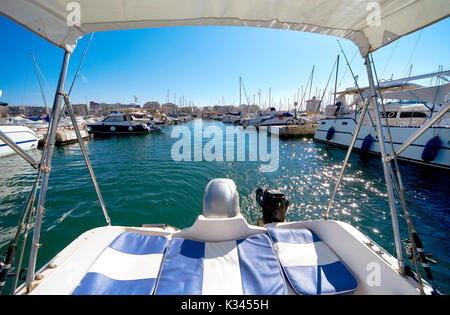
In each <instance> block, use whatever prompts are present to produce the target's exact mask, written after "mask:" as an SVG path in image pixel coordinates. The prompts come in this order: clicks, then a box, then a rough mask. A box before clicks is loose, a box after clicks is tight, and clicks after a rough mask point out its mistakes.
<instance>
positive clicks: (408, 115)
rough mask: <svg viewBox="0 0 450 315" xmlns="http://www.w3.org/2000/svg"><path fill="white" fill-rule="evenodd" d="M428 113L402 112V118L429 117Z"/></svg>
mask: <svg viewBox="0 0 450 315" xmlns="http://www.w3.org/2000/svg"><path fill="white" fill-rule="evenodd" d="M427 117H428V116H427V114H426V113H424V112H401V113H400V118H427Z"/></svg>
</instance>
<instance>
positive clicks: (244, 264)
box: [0, 0, 450, 295]
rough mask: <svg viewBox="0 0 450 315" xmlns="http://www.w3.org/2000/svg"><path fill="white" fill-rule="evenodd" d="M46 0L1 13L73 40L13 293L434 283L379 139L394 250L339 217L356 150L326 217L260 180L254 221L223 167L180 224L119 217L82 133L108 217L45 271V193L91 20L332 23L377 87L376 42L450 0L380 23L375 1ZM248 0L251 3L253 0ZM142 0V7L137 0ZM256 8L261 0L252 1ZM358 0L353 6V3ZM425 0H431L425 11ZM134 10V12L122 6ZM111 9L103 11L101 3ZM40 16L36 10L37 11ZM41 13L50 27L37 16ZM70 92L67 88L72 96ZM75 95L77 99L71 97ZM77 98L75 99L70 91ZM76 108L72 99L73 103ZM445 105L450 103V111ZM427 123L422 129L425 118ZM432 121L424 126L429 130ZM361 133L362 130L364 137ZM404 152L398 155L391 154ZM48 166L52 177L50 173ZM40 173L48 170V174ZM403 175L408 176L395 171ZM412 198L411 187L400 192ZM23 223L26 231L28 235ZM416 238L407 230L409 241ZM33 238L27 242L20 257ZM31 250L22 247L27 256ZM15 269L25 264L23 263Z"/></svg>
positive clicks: (329, 27) (389, 11) (60, 41)
mask: <svg viewBox="0 0 450 315" xmlns="http://www.w3.org/2000/svg"><path fill="white" fill-rule="evenodd" d="M44 2H45V1H44V0H33V1H31V0H30V1H26V0H22V1H20V2H18V1H16V0H4V1H2V2H1V3H0V13H1V14H2V15H4V16H6V17H9V18H11V19H12V20H14V21H16V22H18V23H20V24H21V25H23V26H24V27H26V28H28V29H30V30H31V31H33V32H34V33H36V34H38V35H40V36H42V37H44V38H45V39H47V40H48V41H50V42H51V43H53V44H55V45H57V46H58V47H61V48H63V49H64V51H65V53H64V61H63V65H62V70H61V75H60V80H59V83H58V86H57V93H56V94H55V100H54V108H53V112H54V113H56V115H52V117H51V121H50V125H49V138H50V141H49V146H48V147H47V148H46V149H45V150H44V154H43V160H42V162H41V163H40V166H39V169H38V176H37V179H38V180H37V181H36V183H34V186H33V189H32V191H31V193H30V198H29V200H30V201H29V202H27V206H26V207H25V209H24V212H23V214H22V216H21V223H22V224H19V227H18V229H17V233H16V235H15V237H14V239H13V241H12V242H11V246H10V247H9V249H8V253H7V255H6V258H5V264H4V268H3V269H2V272H1V277H2V278H1V279H0V285H3V284H4V283H3V281H4V280H5V279H6V278H7V277H6V276H7V275H8V272H9V270H10V266H11V264H12V262H13V260H14V258H13V257H14V253H15V249H16V247H17V238H18V237H20V234H21V232H22V230H21V228H22V227H24V226H25V228H28V227H30V225H29V224H28V225H27V224H23V223H26V222H28V223H29V222H30V219H31V217H32V214H33V213H35V214H36V217H35V220H34V225H33V239H32V243H31V250H30V255H29V264H28V268H27V271H26V273H27V275H26V280H25V282H24V283H23V284H21V285H18V286H16V285H17V284H18V283H17V281H18V279H19V277H20V274H21V272H17V273H16V276H15V278H14V281H15V284H14V285H13V289H12V293H13V294H29V295H34V294H156V295H161V294H196V295H197V294H198V295H200V294H225V295H230V294H254V295H268V294H280V295H282V294H298V295H336V294H410V295H415V294H431V293H437V291H436V290H435V289H434V288H433V282H432V278H431V277H430V278H429V281H425V279H423V277H422V275H421V269H420V268H419V267H418V264H419V263H422V266H423V269H424V270H425V271H426V273H427V275H429V274H430V272H431V269H430V268H429V266H428V265H427V260H426V255H425V252H424V251H423V248H422V246H421V244H420V242H419V240H420V238H419V237H418V235H417V233H416V232H415V230H414V228H413V225H412V220H411V219H410V216H409V212H408V210H407V207H406V204H403V203H402V205H403V206H404V209H403V210H404V212H405V216H406V218H407V219H408V220H407V225H408V232H409V240H408V246H407V254H408V257H409V258H411V261H412V265H413V266H414V267H413V268H414V269H413V268H410V267H409V265H407V264H406V263H405V259H404V252H403V248H402V242H401V239H400V233H399V222H398V216H397V208H396V202H395V195H394V188H395V189H397V184H399V185H400V189H398V192H399V194H401V192H402V191H403V190H402V186H401V180H400V178H398V177H393V176H400V175H399V173H398V174H394V172H390V170H391V169H390V167H391V164H390V163H391V162H396V159H394V160H390V159H389V158H388V157H390V156H389V155H388V154H386V150H385V142H384V141H381V142H380V148H381V155H382V159H381V162H382V166H383V174H384V177H385V181H386V190H387V196H388V200H389V210H390V213H391V220H392V228H393V235H394V243H395V249H396V257H394V256H393V255H391V254H390V253H388V252H387V251H385V250H384V249H383V248H381V247H380V246H378V245H377V244H375V242H373V241H372V240H371V239H370V238H369V237H368V236H366V235H364V234H363V233H361V232H360V231H359V230H357V229H356V228H354V227H353V226H351V225H349V224H347V223H344V222H340V221H334V220H331V219H330V217H329V216H330V213H331V212H330V210H331V208H332V205H333V200H334V197H335V196H336V192H337V190H338V188H339V183H340V181H341V180H342V175H343V172H344V171H345V166H346V164H347V162H348V156H349V155H350V154H351V152H352V147H353V144H352V145H351V146H350V147H349V150H348V151H347V156H346V159H345V160H344V163H343V167H342V170H341V173H340V175H339V178H338V179H337V183H336V185H335V189H334V191H333V194H332V197H331V199H330V203H329V205H328V207H327V210H326V212H325V213H324V216H323V219H322V220H313V221H300V222H284V221H285V212H286V210H287V206H288V202H287V201H286V200H285V198H284V197H283V194H282V193H281V192H278V191H271V190H269V191H266V192H264V193H261V191H260V190H258V191H259V192H258V191H257V197H258V196H259V197H260V198H259V199H258V203H259V204H260V205H261V207H262V214H263V218H262V221H260V223H261V224H260V225H258V226H256V225H251V224H249V223H248V222H247V220H246V219H245V218H244V216H243V215H242V214H241V213H240V205H239V193H238V188H237V187H236V185H235V184H234V182H233V181H232V180H231V179H214V180H212V181H211V182H210V183H209V184H208V185H207V186H206V188H205V192H204V196H203V210H202V212H201V214H199V216H198V218H197V220H196V221H195V223H194V224H193V225H192V226H191V227H189V228H186V229H182V230H178V229H176V228H173V227H170V226H167V225H164V224H163V225H154V224H152V223H151V222H150V224H148V225H147V224H145V223H147V222H143V225H142V227H125V226H120V225H116V226H113V225H112V223H111V219H110V217H109V215H108V212H107V210H106V207H105V204H104V202H103V199H102V197H101V193H100V190H99V187H98V184H97V182H96V180H95V176H94V175H93V170H92V167H91V165H90V163H89V158H88V155H87V153H86V151H85V150H84V149H83V148H84V147H83V144H82V141H81V140H80V141H79V144H80V146H81V148H82V153H83V156H84V158H85V160H86V164H87V166H88V169H89V172H90V175H91V179H92V181H93V184H94V187H95V190H96V193H97V196H98V198H99V202H100V205H101V208H102V213H103V215H104V217H105V220H106V223H107V225H106V226H104V227H99V228H96V229H93V230H89V231H87V232H85V233H84V234H82V235H80V236H78V237H77V238H75V239H74V241H73V242H72V243H71V244H69V245H68V246H67V247H66V248H65V249H63V250H62V251H61V252H59V253H58V254H57V255H56V256H55V257H54V258H53V259H52V260H51V261H50V262H48V263H47V264H45V265H44V266H43V267H42V268H40V269H38V271H37V272H36V262H37V260H36V258H37V255H38V251H39V247H40V246H41V244H40V234H41V227H42V221H43V216H44V214H45V211H44V206H45V196H46V192H47V187H48V180H49V176H50V169H49V166H50V162H51V159H52V152H53V151H52V150H53V141H52V140H53V139H54V134H55V131H56V127H57V122H58V115H57V114H58V113H59V112H60V111H59V109H60V103H61V101H62V98H63V96H64V95H65V94H64V81H65V76H66V70H67V67H68V62H69V57H70V55H71V53H72V51H73V49H74V47H75V46H76V41H77V39H78V38H80V37H82V36H84V35H85V34H87V33H89V32H96V31H107V30H117V29H129V28H135V27H140V28H142V27H162V26H175V25H176V26H182V25H211V24H214V25H241V26H258V27H272V28H284V29H293V30H303V31H309V32H314V33H320V34H327V35H334V36H339V37H344V38H347V39H350V40H352V41H353V42H354V43H355V44H356V45H357V46H358V47H359V50H360V53H361V55H362V57H364V59H365V62H366V67H367V75H368V78H369V82H370V91H371V95H372V96H376V94H377V90H376V84H375V81H374V75H373V60H372V58H371V55H370V53H371V52H373V51H375V50H377V49H378V48H380V47H383V46H385V45H387V44H389V43H391V42H393V41H395V40H397V39H398V38H400V37H402V36H404V35H407V34H409V33H411V32H413V31H416V30H418V29H421V28H423V27H425V26H427V25H430V24H433V23H434V22H437V21H439V20H441V19H443V18H445V17H447V16H448V15H449V14H450V3H449V2H448V1H447V0H429V1H427V0H421V1H420V0H419V1H413V2H411V1H404V0H392V1H389V3H385V2H380V3H378V5H379V6H380V10H379V11H377V12H378V14H379V16H378V17H377V20H379V23H368V22H367V21H368V19H367V14H368V12H367V8H366V2H355V1H353V0H343V1H342V0H340V1H339V5H338V3H337V1H330V0H328V1H321V2H320V5H318V4H317V2H314V3H312V2H311V3H309V2H306V1H304V2H302V5H301V6H300V5H299V4H298V1H283V2H280V3H277V5H276V6H274V5H273V1H269V0H263V1H258V5H257V6H255V5H251V6H245V5H242V4H243V2H242V0H239V1H237V0H228V1H214V2H213V3H212V4H211V5H208V6H204V3H203V1H200V0H190V1H187V2H186V4H185V6H184V7H183V10H182V11H180V10H173V9H174V3H173V2H172V1H158V2H156V4H157V5H156V4H155V3H153V2H152V3H143V2H142V1H133V0H130V1H126V2H120V3H116V2H110V1H96V2H93V1H89V0H79V1H78V2H77V3H78V4H79V5H80V6H81V7H82V8H83V12H85V15H84V17H83V19H82V24H81V23H80V25H77V26H70V25H68V24H67V23H66V20H65V19H61V18H60V17H61V16H65V15H66V14H67V12H66V11H65V9H66V6H65V1H62V0H61V1H57V2H55V3H54V4H48V3H47V2H45V3H44ZM248 4H253V3H252V1H248ZM137 5H139V10H134V8H136V7H137ZM249 8H251V9H249ZM349 8H350V9H351V12H352V14H351V15H349V14H348V12H349V10H350V9H349ZM423 8H427V10H426V12H424V10H423ZM124 12H126V13H127V14H124ZM100 13H101V14H100ZM37 21H38V22H37ZM36 23H42V25H45V27H37V24H36ZM66 98H67V97H66ZM66 101H67V99H66ZM66 104H67V102H66ZM369 106H371V107H372V108H373V111H374V114H377V116H376V117H377V118H378V119H375V122H376V125H375V126H374V128H376V130H377V135H378V138H379V139H382V140H384V139H385V138H384V136H383V133H384V130H383V129H382V128H381V125H380V110H377V109H378V108H379V104H378V99H377V97H369V98H368V100H367V101H366V102H364V105H363V107H362V108H361V112H362V115H361V117H360V119H359V120H358V124H357V125H358V126H360V125H361V124H362V121H363V119H364V116H365V113H367V110H368V108H369ZM69 108H70V106H69ZM448 108H449V105H447V106H446V107H445V108H444V109H442V110H441V111H440V112H439V113H438V114H436V115H435V117H434V118H432V119H431V120H430V121H429V122H427V124H426V125H425V126H423V127H422V128H424V129H426V128H429V127H430V126H429V124H431V125H432V124H434V123H435V122H436V120H438V119H440V118H442V115H443V112H444V111H447V110H448ZM444 114H445V113H444ZM422 128H421V129H422ZM423 132H424V130H420V131H419V132H416V135H415V136H418V135H419V136H420V134H421V133H423ZM355 138H356V137H355V136H354V137H353V139H352V142H353V143H354V141H355ZM393 157H394V158H395V155H393ZM41 175H42V178H41ZM39 179H41V180H40V181H39ZM396 180H398V182H397V181H396ZM37 182H41V185H40V186H41V189H40V191H39V198H36V200H37V207H36V209H40V210H38V211H31V208H32V207H33V203H34V200H35V198H34V196H35V195H36V194H37V185H38V184H37ZM402 200H403V199H402ZM26 232H27V230H25V233H24V235H27V233H26ZM405 243H406V242H405ZM22 254H23V249H22V250H20V257H22ZM19 261H21V258H20V260H19ZM17 270H19V271H21V267H20V265H18V266H17Z"/></svg>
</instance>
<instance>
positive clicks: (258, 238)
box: [155, 234, 287, 295]
mask: <svg viewBox="0 0 450 315" xmlns="http://www.w3.org/2000/svg"><path fill="white" fill-rule="evenodd" d="M155 294H161V295H163V294H183V295H188V294H192V295H202V294H203V295H211V294H233V295H241V294H287V287H286V283H285V280H284V277H283V274H282V271H281V268H280V265H279V262H278V260H277V257H276V254H275V252H274V250H273V247H272V244H271V242H270V239H269V238H268V237H267V235H264V234H258V235H253V236H250V237H249V238H246V239H242V240H238V241H228V242H206V243H204V242H197V241H191V240H185V239H179V238H178V239H177V238H175V239H173V240H172V241H171V243H170V245H169V248H168V250H167V253H166V256H165V259H164V263H163V267H162V270H161V275H160V277H159V280H158V284H157V288H156V291H155Z"/></svg>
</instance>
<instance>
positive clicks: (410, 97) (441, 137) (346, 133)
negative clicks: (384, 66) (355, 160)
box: [314, 71, 450, 168]
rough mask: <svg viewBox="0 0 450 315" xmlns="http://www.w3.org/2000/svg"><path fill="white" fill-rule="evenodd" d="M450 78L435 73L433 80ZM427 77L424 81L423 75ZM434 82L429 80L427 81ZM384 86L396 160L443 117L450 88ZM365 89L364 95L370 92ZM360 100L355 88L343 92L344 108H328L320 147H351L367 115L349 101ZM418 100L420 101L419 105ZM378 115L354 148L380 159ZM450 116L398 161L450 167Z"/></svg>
mask: <svg viewBox="0 0 450 315" xmlns="http://www.w3.org/2000/svg"><path fill="white" fill-rule="evenodd" d="M448 74H450V72H449V71H447V72H445V73H442V72H441V73H435V74H431V75H436V76H444V75H448ZM420 77H421V78H423V76H420ZM425 77H428V76H425ZM411 79H413V78H408V79H404V80H400V82H399V83H396V84H393V83H389V82H387V83H384V85H383V86H382V87H380V88H379V90H380V91H381V95H382V96H383V98H384V99H385V100H388V99H389V101H385V104H383V111H382V112H381V113H380V117H381V121H382V126H383V130H384V132H385V134H389V135H390V136H389V138H388V139H386V142H387V143H388V146H387V153H388V154H390V155H392V154H393V152H395V151H396V150H398V149H399V148H400V147H401V146H402V145H404V144H405V143H406V142H407V141H408V140H409V139H410V137H411V136H413V135H414V134H415V132H416V131H417V130H419V129H420V128H422V127H423V126H425V125H426V124H427V123H428V122H429V121H430V120H431V119H432V118H433V117H435V116H436V115H439V113H440V112H441V111H442V110H444V108H445V105H446V104H448V103H449V101H450V98H449V95H450V94H449V93H450V84H446V85H443V86H436V87H422V86H418V85H412V84H409V83H407V82H406V80H408V81H409V80H411ZM366 90H367V88H363V89H362V91H361V93H363V94H364V93H365V91H366ZM355 94H356V95H358V94H359V92H358V91H355V89H349V90H347V91H345V92H342V93H340V96H339V98H338V99H339V100H340V101H339V104H338V106H333V105H331V106H328V107H327V109H326V111H325V114H326V117H325V118H323V119H321V120H320V122H319V126H318V128H317V131H316V133H315V135H314V139H315V140H316V141H319V142H323V143H327V144H332V145H337V146H342V147H349V146H350V144H351V143H352V138H353V135H354V134H355V130H357V129H356V128H357V121H358V118H359V117H360V115H361V112H360V111H359V110H358V109H355V110H351V108H352V107H355V106H356V107H358V105H357V103H358V102H359V101H360V98H359V97H357V98H356V100H355V101H354V102H353V103H352V104H347V102H346V101H345V96H346V95H355ZM414 99H415V100H414ZM373 119H374V118H373V116H369V115H366V117H365V118H364V120H363V122H362V125H361V127H360V130H359V132H358V134H357V138H356V142H355V144H354V149H355V150H357V151H361V152H363V153H371V154H380V146H379V142H378V139H377V135H376V132H375V130H374V128H373V123H374V121H373ZM449 143H450V113H445V112H443V115H442V117H441V118H440V119H439V120H437V121H436V123H434V124H433V125H432V126H431V127H430V128H429V129H427V130H426V131H425V132H424V133H423V134H422V135H421V136H420V137H418V138H416V139H415V140H414V141H413V142H411V145H410V146H409V147H408V148H407V149H405V150H404V151H402V152H401V153H400V154H398V156H397V157H398V159H400V160H404V161H408V162H411V163H415V164H420V165H426V166H433V167H441V168H450V146H449Z"/></svg>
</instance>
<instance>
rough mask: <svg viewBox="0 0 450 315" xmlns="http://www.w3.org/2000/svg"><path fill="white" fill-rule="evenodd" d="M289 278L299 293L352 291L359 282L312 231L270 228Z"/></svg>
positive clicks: (269, 231)
mask: <svg viewBox="0 0 450 315" xmlns="http://www.w3.org/2000/svg"><path fill="white" fill-rule="evenodd" d="M268 234H269V236H270V237H271V239H272V241H273V243H274V245H275V249H276V251H277V254H278V258H279V260H280V262H281V266H282V267H283V270H284V273H285V275H286V278H287V280H288V282H289V284H290V285H291V287H292V289H293V290H294V291H295V292H296V293H297V294H304V295H322V294H349V293H352V292H354V291H355V290H356V289H357V288H358V282H357V281H356V279H355V277H354V276H353V275H352V273H351V272H350V271H349V270H348V269H347V267H346V266H345V265H344V264H343V263H342V262H341V260H340V259H339V257H337V256H336V254H335V253H334V252H333V251H332V250H331V249H330V248H329V247H328V246H327V245H326V244H325V243H324V242H322V241H321V240H320V238H319V237H318V236H317V235H316V234H315V233H314V232H313V231H311V230H308V229H288V228H269V229H268Z"/></svg>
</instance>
